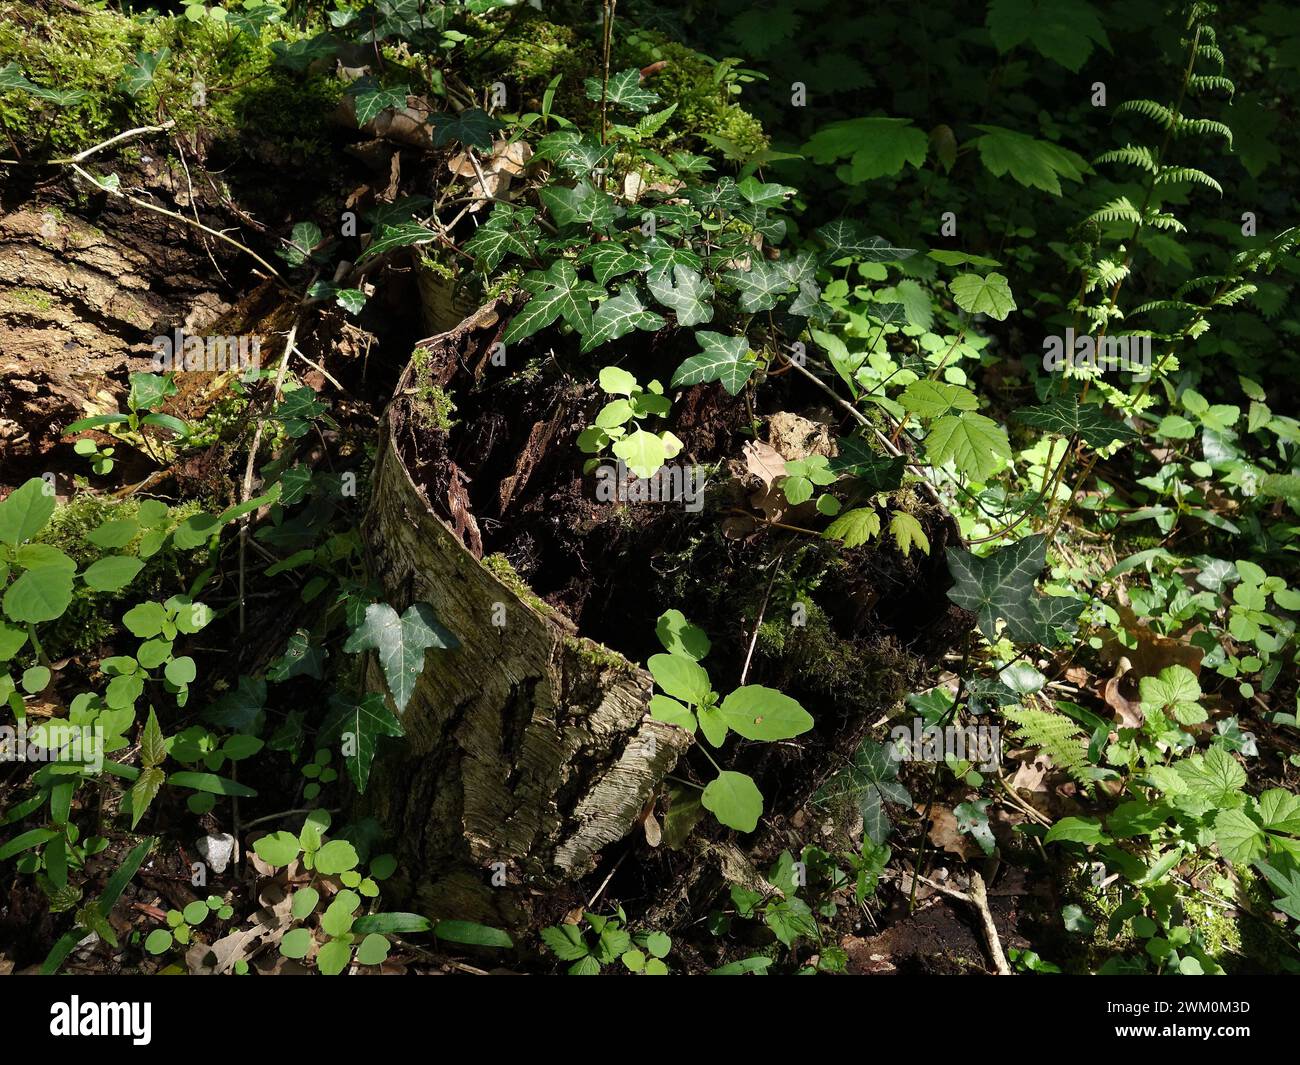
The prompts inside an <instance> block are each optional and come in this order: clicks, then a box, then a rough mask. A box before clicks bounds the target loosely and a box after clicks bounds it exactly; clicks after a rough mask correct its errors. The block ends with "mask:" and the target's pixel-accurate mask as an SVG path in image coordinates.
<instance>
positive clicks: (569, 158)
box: [534, 129, 614, 177]
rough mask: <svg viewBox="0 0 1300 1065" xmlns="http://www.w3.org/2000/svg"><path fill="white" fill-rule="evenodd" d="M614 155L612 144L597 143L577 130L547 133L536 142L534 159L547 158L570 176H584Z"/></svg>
mask: <svg viewBox="0 0 1300 1065" xmlns="http://www.w3.org/2000/svg"><path fill="white" fill-rule="evenodd" d="M613 155H614V145H612V144H599V143H597V141H596V140H595V139H594V138H592V137H588V136H584V135H583V134H581V133H579V132H578V131H577V130H572V129H563V130H560V131H558V132H556V133H548V134H547V135H546V136H545V137H543V138H542V139H541V140H540V141H538V142H537V151H536V152H535V153H534V158H536V159H548V160H550V161H551V162H553V163H555V165H556V166H558V167H559V168H560V169H561V170H562V171H564V172H565V173H566V174H569V175H571V176H572V177H586V176H587V175H588V174H590V173H591V172H592V171H593V170H600V169H602V168H604V166H605V165H606V163H608V162H609V160H610V159H611V158H612V157H613Z"/></svg>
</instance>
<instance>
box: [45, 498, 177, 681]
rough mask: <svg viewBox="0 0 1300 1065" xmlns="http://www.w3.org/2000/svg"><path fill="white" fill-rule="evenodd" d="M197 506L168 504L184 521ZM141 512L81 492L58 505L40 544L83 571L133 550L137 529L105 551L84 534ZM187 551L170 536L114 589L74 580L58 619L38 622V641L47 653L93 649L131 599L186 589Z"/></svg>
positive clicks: (129, 502)
mask: <svg viewBox="0 0 1300 1065" xmlns="http://www.w3.org/2000/svg"><path fill="white" fill-rule="evenodd" d="M200 509H201V508H200V507H199V505H198V503H183V504H181V505H179V506H176V507H172V508H171V512H170V517H169V519H168V520H169V522H170V523H171V524H175V523H177V522H180V521H183V520H184V519H185V518H187V517H189V516H190V515H191V514H195V513H197V512H198V511H199V510H200ZM139 512H140V504H139V502H137V501H136V500H133V499H126V500H114V499H111V498H108V497H105V496H99V495H94V494H92V493H90V492H81V493H78V494H77V495H75V496H73V497H72V499H70V500H69V501H68V502H67V503H64V504H61V505H60V506H58V507H57V508H56V509H55V511H54V515H53V516H52V517H51V518H50V522H49V524H48V525H47V526H46V527H45V529H44V530H43V531H42V533H41V535H40V537H39V538H38V539H39V542H40V543H44V544H49V545H50V546H51V547H57V548H58V549H59V550H60V551H62V552H63V553H64V554H66V555H67V556H68V557H69V558H71V559H72V560H73V561H75V562H76V563H77V569H78V571H84V570H85V568H86V567H87V566H89V565H90V564H91V563H92V562H96V561H98V560H99V559H101V558H103V557H104V556H106V555H109V554H133V553H134V552H135V551H136V550H137V549H138V546H139V542H140V534H137V535H136V537H135V539H134V540H132V541H131V542H130V543H128V544H126V545H124V546H123V547H120V548H114V549H113V550H111V551H110V550H106V549H105V548H102V547H98V546H97V545H95V544H92V543H91V542H90V540H89V539H87V536H88V535H89V534H90V533H91V532H93V531H94V530H95V529H97V528H98V527H99V526H100V525H102V524H103V523H104V522H106V521H122V520H127V519H133V518H135V517H136V516H137V515H138V514H139ZM188 559H189V556H188V555H185V554H181V553H179V552H177V551H176V550H175V549H174V548H172V547H171V544H170V541H168V543H167V545H166V546H164V547H163V548H162V549H161V550H159V551H157V552H156V553H155V554H153V555H151V556H150V557H149V558H147V559H143V560H142V561H143V562H144V568H143V569H142V570H141V571H140V572H139V574H137V575H136V578H135V580H133V581H132V582H131V583H130V584H129V585H127V586H126V587H125V588H123V589H121V590H120V591H117V592H95V591H91V590H90V589H89V588H87V587H86V586H85V585H84V584H82V583H81V582H80V581H78V582H77V585H76V589H75V591H74V593H73V597H72V602H71V604H70V605H69V606H68V609H67V610H66V611H64V613H63V615H62V617H60V618H59V619H58V620H56V621H53V622H49V623H48V624H46V625H43V626H42V627H41V642H42V644H43V645H44V647H45V651H46V654H48V655H49V656H50V657H51V658H56V659H57V658H62V657H64V656H66V655H68V654H71V653H73V652H86V651H93V650H96V649H97V648H98V647H99V645H100V644H101V643H103V642H104V641H105V640H107V639H109V638H110V637H111V636H112V635H113V634H114V633H115V632H116V631H117V620H118V619H119V618H120V616H121V614H122V613H124V612H125V610H126V609H127V606H128V605H129V604H133V603H137V602H141V601H143V600H146V599H166V598H167V597H169V596H172V595H176V594H178V593H180V592H183V591H184V590H185V587H186V586H187V584H188V569H189V561H188Z"/></svg>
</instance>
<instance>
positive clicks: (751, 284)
mask: <svg viewBox="0 0 1300 1065" xmlns="http://www.w3.org/2000/svg"><path fill="white" fill-rule="evenodd" d="M723 277H724V278H725V279H726V281H727V283H728V284H729V285H731V287H732V288H734V289H735V290H736V294H737V295H738V296H739V297H740V309H741V310H742V311H744V312H745V313H746V314H756V313H757V312H759V311H769V310H771V309H772V308H773V307H775V306H776V305H777V303H778V302H780V299H781V297H782V296H783V295H785V294H786V293H787V292H789V291H790V290H791V289H792V288H794V286H793V285H792V284H791V283H790V281H789V280H788V279H787V278H786V275H785V272H784V271H783V270H781V269H780V268H779V267H778V266H776V265H775V264H773V263H769V262H768V261H767V260H766V259H757V258H756V259H754V260H753V261H752V262H751V264H750V267H749V269H748V270H728V271H727V272H726V273H725V274H724V275H723Z"/></svg>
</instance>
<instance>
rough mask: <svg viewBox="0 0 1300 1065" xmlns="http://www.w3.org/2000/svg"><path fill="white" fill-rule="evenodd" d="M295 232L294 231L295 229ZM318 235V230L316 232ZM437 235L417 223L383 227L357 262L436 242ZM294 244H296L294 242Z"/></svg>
mask: <svg viewBox="0 0 1300 1065" xmlns="http://www.w3.org/2000/svg"><path fill="white" fill-rule="evenodd" d="M295 232H296V229H295ZM317 232H318V233H319V230H318V231H317ZM437 239H438V234H437V233H435V232H434V231H433V230H432V229H429V228H427V227H426V226H422V225H420V223H419V222H415V221H411V222H399V223H398V224H397V225H395V226H384V228H383V229H382V230H381V231H380V233H379V236H377V237H376V238H375V239H374V240H372V241H371V242H370V246H369V247H368V248H366V250H365V251H363V252H362V253H361V254H360V255H358V256H357V262H358V263H363V262H365V261H366V260H367V259H373V258H374V257H375V256H376V255H383V254H384V252H386V251H392V250H393V249H394V248H405V247H407V246H408V245H411V244H427V243H428V242H429V241H431V240H437ZM295 243H297V242H296V241H295Z"/></svg>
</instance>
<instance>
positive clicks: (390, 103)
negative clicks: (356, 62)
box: [352, 83, 491, 147]
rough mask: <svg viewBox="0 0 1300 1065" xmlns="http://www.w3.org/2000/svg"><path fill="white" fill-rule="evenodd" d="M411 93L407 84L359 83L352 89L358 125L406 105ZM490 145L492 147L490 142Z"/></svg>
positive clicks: (363, 124)
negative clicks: (391, 108)
mask: <svg viewBox="0 0 1300 1065" xmlns="http://www.w3.org/2000/svg"><path fill="white" fill-rule="evenodd" d="M355 84H356V83H354V85H355ZM410 94H411V92H410V89H409V87H408V86H406V85H397V86H394V87H391V88H387V89H385V88H383V87H382V86H379V85H375V84H373V83H370V84H366V85H357V86H356V89H355V91H352V95H353V96H354V97H355V102H356V111H357V125H358V126H359V127H364V126H365V125H366V123H368V122H369V121H371V119H373V118H374V117H375V116H376V115H378V114H380V113H381V112H383V111H386V110H388V109H389V108H390V107H396V108H401V107H405V106H406V98H407V97H408V96H409V95H410ZM488 147H491V143H490V142H489V144H488Z"/></svg>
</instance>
